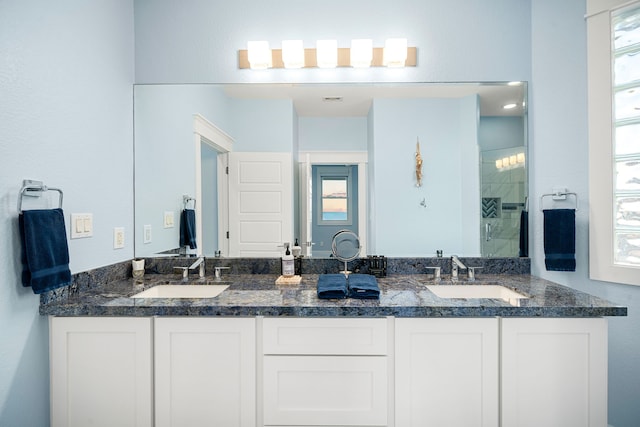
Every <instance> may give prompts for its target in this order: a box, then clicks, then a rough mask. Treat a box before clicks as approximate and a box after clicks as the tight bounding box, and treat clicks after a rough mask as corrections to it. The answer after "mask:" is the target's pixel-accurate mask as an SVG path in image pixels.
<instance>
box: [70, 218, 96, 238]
mask: <svg viewBox="0 0 640 427" xmlns="http://www.w3.org/2000/svg"><path fill="white" fill-rule="evenodd" d="M91 236H93V214H90V213H76V214H71V238H72V239H82V238H85V237H91Z"/></svg>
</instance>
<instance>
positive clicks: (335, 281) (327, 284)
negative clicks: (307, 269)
mask: <svg viewBox="0 0 640 427" xmlns="http://www.w3.org/2000/svg"><path fill="white" fill-rule="evenodd" d="M347 295H348V288H347V278H346V277H345V275H344V274H321V275H320V277H318V298H322V299H334V298H346V297H347Z"/></svg>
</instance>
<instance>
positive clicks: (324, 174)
mask: <svg viewBox="0 0 640 427" xmlns="http://www.w3.org/2000/svg"><path fill="white" fill-rule="evenodd" d="M346 170H347V172H346V174H345V173H344V172H336V171H332V170H330V169H329V168H326V169H325V168H324V167H323V166H318V167H317V168H316V174H317V176H316V180H317V181H316V182H317V188H316V196H315V202H316V206H317V207H318V216H317V224H318V225H345V226H351V225H353V179H352V177H351V167H347V168H346ZM324 178H328V179H337V178H345V179H346V181H347V197H346V200H347V219H346V220H328V219H323V218H322V214H323V212H324V210H323V208H324V203H323V201H324V199H325V198H324V197H322V183H323V181H324Z"/></svg>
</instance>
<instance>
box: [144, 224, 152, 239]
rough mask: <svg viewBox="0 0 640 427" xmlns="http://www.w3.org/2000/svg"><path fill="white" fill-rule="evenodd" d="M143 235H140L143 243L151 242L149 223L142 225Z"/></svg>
mask: <svg viewBox="0 0 640 427" xmlns="http://www.w3.org/2000/svg"><path fill="white" fill-rule="evenodd" d="M143 233H144V234H143V236H142V241H143V242H144V243H151V224H145V225H144V231H143Z"/></svg>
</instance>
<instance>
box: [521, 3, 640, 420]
mask: <svg viewBox="0 0 640 427" xmlns="http://www.w3.org/2000/svg"><path fill="white" fill-rule="evenodd" d="M585 12H586V7H585V2H584V1H583V0H572V1H562V2H558V1H554V0H535V1H533V2H532V13H531V21H532V26H533V39H532V52H531V54H532V62H533V66H532V81H533V84H532V86H531V98H530V100H529V106H530V115H529V119H530V120H529V126H530V129H531V131H530V135H531V144H530V147H529V153H530V158H531V163H530V164H531V170H530V194H532V195H536V197H533V196H532V197H531V205H530V212H531V213H530V214H529V224H530V227H531V235H530V244H531V248H530V256H531V258H532V267H533V274H535V275H538V276H541V277H544V278H546V279H549V280H553V281H555V282H558V283H562V284H566V285H568V286H571V287H574V288H577V289H580V290H583V291H586V292H589V293H591V294H594V295H598V296H600V297H603V298H605V299H608V300H610V301H613V302H616V303H618V304H622V305H625V306H628V307H629V316H628V317H619V318H610V319H609V424H610V425H612V426H614V427H635V426H638V424H639V422H640V421H639V420H640V405H638V392H637V391H636V390H637V388H638V384H640V369H638V366H640V340H639V339H638V331H639V330H640V287H639V286H629V285H621V284H615V283H605V282H597V281H593V280H589V268H588V267H589V225H588V221H589V182H588V178H589V171H588V132H587V124H588V122H587V92H586V91H587V51H586V24H585V20H584V14H585ZM568 52H571V53H570V54H568ZM554 186H556V187H557V186H561V187H567V188H569V189H570V191H573V192H576V193H577V194H578V197H579V200H580V209H579V210H578V212H577V215H576V264H577V268H576V272H574V273H560V272H547V271H545V269H544V255H543V245H542V241H543V237H542V236H543V229H542V214H541V213H540V210H539V206H538V203H539V197H538V196H539V195H540V194H543V193H548V192H549V191H551V190H552V189H553V187H554Z"/></svg>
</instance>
